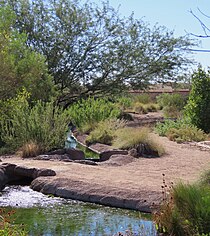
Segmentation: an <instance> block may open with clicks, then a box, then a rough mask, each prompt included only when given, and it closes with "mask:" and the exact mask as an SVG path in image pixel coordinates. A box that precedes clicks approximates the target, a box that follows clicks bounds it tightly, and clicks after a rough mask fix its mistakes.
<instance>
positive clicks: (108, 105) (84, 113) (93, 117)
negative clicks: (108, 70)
mask: <svg viewBox="0 0 210 236" xmlns="http://www.w3.org/2000/svg"><path fill="white" fill-rule="evenodd" d="M68 114H69V116H70V118H71V120H72V122H73V123H74V124H75V125H76V126H77V127H78V128H79V129H80V130H81V131H83V132H86V131H91V130H92V129H93V128H94V127H95V126H96V124H97V123H98V122H100V121H104V120H106V119H111V118H118V117H119V116H120V114H121V110H120V109H119V108H118V107H117V106H116V104H114V103H112V102H109V101H108V100H106V99H94V98H91V97H90V98H88V99H87V100H81V101H79V102H77V103H75V104H73V105H71V106H70V108H69V109H68Z"/></svg>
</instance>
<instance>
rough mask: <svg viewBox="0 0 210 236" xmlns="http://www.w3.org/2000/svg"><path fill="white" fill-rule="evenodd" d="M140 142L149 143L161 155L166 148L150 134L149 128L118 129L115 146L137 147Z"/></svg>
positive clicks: (123, 147)
mask: <svg viewBox="0 0 210 236" xmlns="http://www.w3.org/2000/svg"><path fill="white" fill-rule="evenodd" d="M139 144H147V145H148V146H149V147H150V148H151V149H152V150H154V151H157V152H158V154H159V156H161V155H163V154H164V153H165V151H164V148H163V147H162V146H161V145H160V144H159V143H158V142H157V141H156V140H154V138H153V137H151V135H150V130H149V128H146V127H143V128H129V127H126V128H123V129H119V130H117V131H116V139H115V140H114V142H113V146H114V147H116V148H120V149H132V148H136V147H137V146H138V145H139Z"/></svg>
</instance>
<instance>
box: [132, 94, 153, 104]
mask: <svg viewBox="0 0 210 236" xmlns="http://www.w3.org/2000/svg"><path fill="white" fill-rule="evenodd" d="M134 101H135V102H139V103H143V104H148V103H151V102H152V100H151V97H150V96H149V94H146V93H144V94H139V95H135V96H134Z"/></svg>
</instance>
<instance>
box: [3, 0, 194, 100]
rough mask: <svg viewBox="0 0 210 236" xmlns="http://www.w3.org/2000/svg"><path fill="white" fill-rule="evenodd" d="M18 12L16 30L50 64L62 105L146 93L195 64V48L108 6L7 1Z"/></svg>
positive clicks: (67, 1)
mask: <svg viewBox="0 0 210 236" xmlns="http://www.w3.org/2000/svg"><path fill="white" fill-rule="evenodd" d="M4 4H9V5H10V6H11V7H12V8H13V10H14V11H15V12H16V15H17V17H18V21H17V24H16V27H17V28H18V29H19V31H20V32H26V33H27V36H28V41H27V43H28V45H29V46H31V47H32V48H33V49H35V50H37V51H39V52H41V53H43V54H44V55H45V56H46V58H47V64H48V69H49V72H50V73H51V74H52V75H53V77H54V82H55V83H56V85H58V87H59V89H60V101H61V102H65V104H68V102H69V100H70V99H73V98H78V97H84V96H87V95H98V96H100V95H105V94H113V93H119V92H121V91H122V90H123V89H126V88H132V89H142V88H145V87H147V86H148V84H149V83H150V82H154V81H163V80H164V81H165V80H167V79H168V78H170V79H171V78H173V77H174V76H176V74H177V73H178V72H180V70H182V69H186V66H187V65H188V64H189V63H190V62H191V61H190V60H189V59H188V58H187V57H186V55H187V53H188V48H189V46H191V45H192V42H191V41H190V40H189V39H188V38H186V37H178V38H175V37H174V35H173V32H170V31H168V30H166V29H165V28H164V27H161V26H158V25H156V26H154V27H153V28H150V27H149V25H148V24H146V23H144V22H143V21H142V20H136V19H134V17H133V15H131V16H130V17H129V18H121V17H120V15H119V12H118V11H116V10H115V9H113V8H112V7H110V5H109V4H108V2H104V3H103V4H102V7H99V6H97V5H95V4H93V3H88V2H87V3H84V4H83V5H81V4H79V1H77V0H72V1H71V0H58V1H55V0H47V1H41V0H34V1H29V0H24V1H23V0H18V1H14V0H5V1H4Z"/></svg>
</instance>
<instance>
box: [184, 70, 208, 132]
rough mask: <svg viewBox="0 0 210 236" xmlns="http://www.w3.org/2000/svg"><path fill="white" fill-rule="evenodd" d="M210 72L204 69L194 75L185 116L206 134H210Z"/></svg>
mask: <svg viewBox="0 0 210 236" xmlns="http://www.w3.org/2000/svg"><path fill="white" fill-rule="evenodd" d="M209 104H210V72H209V71H208V72H205V71H204V70H202V68H198V71H197V72H195V73H194V74H193V75H192V89H191V91H190V96H189V100H188V103H187V105H186V107H185V115H186V116H187V117H189V118H190V120H191V123H192V124H194V125H195V126H197V127H198V128H199V129H202V130H203V131H205V132H206V133H209V132H210V105H209Z"/></svg>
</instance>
